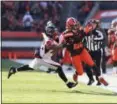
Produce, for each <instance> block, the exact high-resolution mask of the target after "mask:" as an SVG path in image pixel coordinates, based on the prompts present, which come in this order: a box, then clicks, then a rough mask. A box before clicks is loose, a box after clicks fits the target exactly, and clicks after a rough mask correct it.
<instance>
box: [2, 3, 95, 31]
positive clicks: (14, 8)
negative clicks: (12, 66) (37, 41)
mask: <svg viewBox="0 0 117 104" xmlns="http://www.w3.org/2000/svg"><path fill="white" fill-rule="evenodd" d="M1 3H2V5H1V14H2V17H1V19H2V30H9V31H35V30H36V29H37V30H38V31H43V30H44V25H45V24H46V22H47V21H48V20H52V21H53V23H54V24H55V25H56V26H57V28H58V29H59V30H61V29H60V21H61V18H60V17H61V14H62V10H63V9H64V4H65V2H64V1H48V2H47V1H33V2H32V1H2V2H1ZM93 4H94V3H93V2H92V1H85V2H81V1H80V2H78V3H77V7H76V10H77V17H78V19H79V21H80V22H81V24H82V23H83V22H84V19H85V18H86V16H87V15H88V13H89V12H90V10H91V9H92V7H93Z"/></svg>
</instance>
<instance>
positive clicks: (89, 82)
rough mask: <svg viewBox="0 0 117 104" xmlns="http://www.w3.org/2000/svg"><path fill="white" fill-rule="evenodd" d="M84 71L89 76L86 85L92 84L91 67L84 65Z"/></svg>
mask: <svg viewBox="0 0 117 104" xmlns="http://www.w3.org/2000/svg"><path fill="white" fill-rule="evenodd" d="M85 72H86V75H87V76H88V78H89V81H88V83H87V85H92V84H93V82H94V78H93V72H92V70H91V67H89V66H88V65H85Z"/></svg>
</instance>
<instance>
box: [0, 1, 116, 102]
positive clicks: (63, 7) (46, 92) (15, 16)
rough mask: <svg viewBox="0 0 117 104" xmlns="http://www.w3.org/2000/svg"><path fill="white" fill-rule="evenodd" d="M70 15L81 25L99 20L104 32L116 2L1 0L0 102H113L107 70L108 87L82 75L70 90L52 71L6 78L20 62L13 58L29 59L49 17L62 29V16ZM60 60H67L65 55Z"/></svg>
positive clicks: (113, 79)
mask: <svg viewBox="0 0 117 104" xmlns="http://www.w3.org/2000/svg"><path fill="white" fill-rule="evenodd" d="M29 13H30V15H31V17H32V18H33V22H32V23H31V24H30V23H29V24H30V27H28V28H27V27H24V22H23V17H24V16H27V14H29ZM71 16H73V17H75V18H77V19H78V20H79V21H80V22H81V24H82V25H84V24H85V23H86V21H87V20H89V19H91V18H97V19H100V20H101V26H102V28H104V29H105V31H107V30H108V28H109V27H110V23H111V21H112V20H113V19H114V18H115V17H117V1H49V2H47V1H1V30H2V31H1V37H2V38H1V40H2V47H1V53H2V54H1V55H2V56H1V57H2V58H1V59H2V63H1V65H2V69H1V70H2V77H1V79H2V81H1V82H2V86H1V87H2V92H1V93H2V98H1V97H0V98H1V99H2V102H3V103H53V102H55V103H61V102H62V103H101V102H102V103H117V100H116V99H117V96H116V95H117V83H115V82H116V80H117V77H116V76H114V75H112V74H110V73H108V74H106V75H105V77H106V79H107V80H108V81H109V83H110V86H108V87H104V86H101V87H98V86H95V85H94V86H87V85H86V83H87V81H88V79H87V77H86V76H83V77H81V79H80V78H79V82H80V83H79V85H78V86H77V87H76V88H75V89H73V90H69V89H68V88H67V87H66V85H64V84H63V83H62V81H61V80H60V79H59V78H58V77H56V74H47V73H37V72H23V73H20V72H19V73H17V74H16V75H15V76H13V77H12V78H11V79H9V80H8V79H7V74H8V70H9V67H10V66H16V67H19V66H20V65H21V64H19V63H16V62H15V61H16V60H20V59H26V61H27V59H32V58H33V56H34V51H35V48H37V47H38V46H39V45H40V43H41V41H42V35H41V32H42V31H43V30H44V26H45V24H46V22H47V21H48V20H52V21H53V22H54V23H55V25H56V26H57V28H58V30H59V31H60V32H62V31H63V30H64V28H65V20H66V18H67V17H71ZM28 21H29V20H28ZM37 32H38V33H37ZM107 35H108V34H107ZM64 61H65V63H66V62H67V61H68V60H67V57H66V58H65V60H64ZM21 62H22V61H21ZM110 69H112V68H110ZM66 73H67V75H68V76H71V78H72V74H73V72H71V71H70V70H69V71H67V72H66ZM94 84H95V83H94ZM53 85H54V87H53ZM102 88H104V89H102ZM107 89H109V90H110V91H109V90H107ZM1 99H0V101H1Z"/></svg>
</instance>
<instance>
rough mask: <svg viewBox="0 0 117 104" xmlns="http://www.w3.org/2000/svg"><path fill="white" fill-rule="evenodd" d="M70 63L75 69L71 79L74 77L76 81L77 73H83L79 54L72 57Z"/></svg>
mask: <svg viewBox="0 0 117 104" xmlns="http://www.w3.org/2000/svg"><path fill="white" fill-rule="evenodd" d="M72 64H73V66H74V67H75V69H76V72H75V74H74V75H73V79H74V81H75V82H77V79H78V75H82V74H83V66H82V62H81V60H80V55H77V56H73V57H72Z"/></svg>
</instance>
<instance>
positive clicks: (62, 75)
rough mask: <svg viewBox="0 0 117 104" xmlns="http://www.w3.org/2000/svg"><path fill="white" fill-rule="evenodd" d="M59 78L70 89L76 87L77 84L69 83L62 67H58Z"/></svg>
mask: <svg viewBox="0 0 117 104" xmlns="http://www.w3.org/2000/svg"><path fill="white" fill-rule="evenodd" d="M57 72H58V75H59V77H60V78H61V79H62V80H63V81H64V82H65V83H66V85H67V87H68V88H72V87H75V86H76V85H77V83H73V82H69V81H68V79H67V77H66V75H65V73H64V72H63V69H62V67H61V66H58V67H57Z"/></svg>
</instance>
